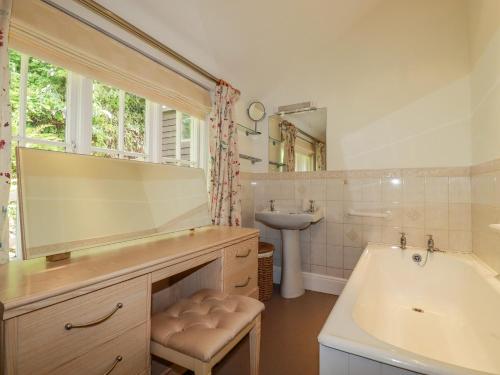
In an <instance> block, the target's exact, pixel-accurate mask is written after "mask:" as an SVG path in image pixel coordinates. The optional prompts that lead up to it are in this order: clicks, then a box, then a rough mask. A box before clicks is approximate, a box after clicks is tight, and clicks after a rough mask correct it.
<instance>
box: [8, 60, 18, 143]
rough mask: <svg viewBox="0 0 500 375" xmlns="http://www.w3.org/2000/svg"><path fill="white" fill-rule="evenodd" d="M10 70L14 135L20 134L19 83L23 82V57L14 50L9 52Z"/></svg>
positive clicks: (11, 122)
mask: <svg viewBox="0 0 500 375" xmlns="http://www.w3.org/2000/svg"><path fill="white" fill-rule="evenodd" d="M9 70H10V91H9V95H10V105H11V108H12V118H11V121H10V124H11V128H12V135H13V136H16V135H17V134H19V133H18V132H19V83H20V82H21V55H20V54H19V53H17V52H16V51H14V50H9Z"/></svg>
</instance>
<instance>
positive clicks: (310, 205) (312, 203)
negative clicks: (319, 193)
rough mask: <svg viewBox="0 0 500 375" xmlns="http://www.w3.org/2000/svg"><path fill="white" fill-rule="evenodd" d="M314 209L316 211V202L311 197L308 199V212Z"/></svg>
mask: <svg viewBox="0 0 500 375" xmlns="http://www.w3.org/2000/svg"><path fill="white" fill-rule="evenodd" d="M314 211H316V204H315V202H314V201H313V200H312V199H310V200H309V212H312V213H313V212H314Z"/></svg>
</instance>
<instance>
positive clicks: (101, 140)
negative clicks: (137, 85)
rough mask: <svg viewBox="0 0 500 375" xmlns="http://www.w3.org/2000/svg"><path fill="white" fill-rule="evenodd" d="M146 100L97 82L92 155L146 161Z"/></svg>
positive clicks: (94, 91)
mask: <svg viewBox="0 0 500 375" xmlns="http://www.w3.org/2000/svg"><path fill="white" fill-rule="evenodd" d="M145 137H146V99H144V98H141V97H138V96H136V95H134V94H130V93H127V92H125V91H123V90H119V89H117V88H114V87H110V86H107V85H105V84H102V83H100V82H97V81H94V83H93V88H92V151H93V153H94V154H97V155H103V156H117V157H121V158H129V159H140V160H146V159H147V155H146V149H145Z"/></svg>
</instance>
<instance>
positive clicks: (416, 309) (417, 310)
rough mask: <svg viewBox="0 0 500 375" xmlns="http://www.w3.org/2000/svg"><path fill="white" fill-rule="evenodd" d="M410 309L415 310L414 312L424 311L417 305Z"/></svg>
mask: <svg viewBox="0 0 500 375" xmlns="http://www.w3.org/2000/svg"><path fill="white" fill-rule="evenodd" d="M412 310H413V311H415V312H418V313H423V312H424V310H423V309H420V308H418V307H414V308H413V309H412Z"/></svg>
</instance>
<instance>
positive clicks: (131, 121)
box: [8, 50, 208, 256]
mask: <svg viewBox="0 0 500 375" xmlns="http://www.w3.org/2000/svg"><path fill="white" fill-rule="evenodd" d="M9 68H10V74H11V80H10V101H11V107H12V121H11V122H12V145H13V147H12V150H13V151H12V184H11V194H10V201H9V208H8V209H9V218H10V222H9V230H10V248H11V255H12V256H16V254H17V253H16V249H19V247H20V246H19V240H18V238H17V236H16V233H17V227H18V225H19V222H18V212H17V211H18V210H17V174H16V165H15V162H16V159H15V147H14V146H16V144H17V145H20V146H25V147H34V148H42V149H49V150H54V151H68V152H78V153H86V154H93V155H96V156H103V157H119V158H129V159H137V160H148V161H153V162H164V163H171V164H176V165H187V166H195V167H202V168H204V169H205V170H206V169H207V167H206V164H207V157H206V155H205V154H208V151H207V148H208V147H207V146H208V135H207V131H206V129H202V127H201V126H200V125H201V124H202V121H201V120H199V119H196V118H194V117H192V116H190V115H188V114H184V113H182V112H179V111H176V110H175V109H170V108H167V107H165V106H162V105H160V104H158V103H153V102H150V101H148V100H146V99H145V98H141V97H139V96H137V95H134V94H132V93H129V92H125V91H123V90H120V89H118V88H115V87H111V86H109V85H106V84H104V83H101V82H98V81H95V80H92V79H90V78H87V77H83V76H80V75H78V74H75V73H73V72H70V71H67V70H65V69H63V68H60V67H57V66H54V65H52V64H49V63H47V62H44V61H42V60H39V59H37V58H35V57H30V56H27V55H24V54H21V53H18V52H16V51H14V50H10V51H9ZM172 124H173V127H172Z"/></svg>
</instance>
